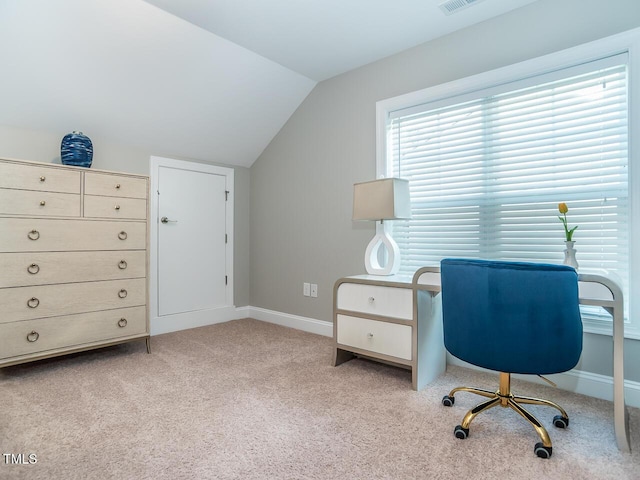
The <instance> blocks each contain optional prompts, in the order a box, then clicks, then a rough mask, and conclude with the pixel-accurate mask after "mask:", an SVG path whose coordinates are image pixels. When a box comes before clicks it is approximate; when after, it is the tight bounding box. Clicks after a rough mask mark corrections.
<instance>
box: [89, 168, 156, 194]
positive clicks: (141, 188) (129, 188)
mask: <svg viewBox="0 0 640 480" xmlns="http://www.w3.org/2000/svg"><path fill="white" fill-rule="evenodd" d="M84 193H85V195H99V196H106V197H126V198H142V199H146V198H147V179H146V178H137V177H128V176H123V175H112V174H108V173H94V172H86V173H85V174H84Z"/></svg>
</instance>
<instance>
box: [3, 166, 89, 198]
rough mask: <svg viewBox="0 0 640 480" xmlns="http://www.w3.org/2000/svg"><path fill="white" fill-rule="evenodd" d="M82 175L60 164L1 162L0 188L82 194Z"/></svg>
mask: <svg viewBox="0 0 640 480" xmlns="http://www.w3.org/2000/svg"><path fill="white" fill-rule="evenodd" d="M80 176H81V173H80V171H78V170H74V169H67V168H64V167H60V166H59V165H46V164H44V165H38V164H31V163H18V162H5V161H2V162H0V188H12V189H19V190H38V191H42V192H61V193H76V194H80Z"/></svg>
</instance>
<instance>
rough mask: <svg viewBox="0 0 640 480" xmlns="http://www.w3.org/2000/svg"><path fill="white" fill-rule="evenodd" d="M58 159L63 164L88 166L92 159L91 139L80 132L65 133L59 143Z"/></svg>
mask: <svg viewBox="0 0 640 480" xmlns="http://www.w3.org/2000/svg"><path fill="white" fill-rule="evenodd" d="M60 159H61V160H62V164H63V165H74V166H76V167H86V168H89V167H90V166H91V162H92V161H93V144H92V143H91V139H90V138H89V137H87V136H86V135H85V134H83V133H82V132H76V131H73V132H71V133H68V134H66V135H65V136H64V138H63V139H62V144H61V145H60Z"/></svg>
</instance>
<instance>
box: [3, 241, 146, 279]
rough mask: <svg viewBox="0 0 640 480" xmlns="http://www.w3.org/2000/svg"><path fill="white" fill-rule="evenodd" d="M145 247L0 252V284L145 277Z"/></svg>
mask: <svg viewBox="0 0 640 480" xmlns="http://www.w3.org/2000/svg"><path fill="white" fill-rule="evenodd" d="M146 272H147V260H146V252H145V251H144V250H122V251H107V252H26V253H0V288H6V287H26V286H29V285H47V284H52V283H71V282H75V283H77V282H91V281H95V280H115V279H119V278H140V277H145V276H146Z"/></svg>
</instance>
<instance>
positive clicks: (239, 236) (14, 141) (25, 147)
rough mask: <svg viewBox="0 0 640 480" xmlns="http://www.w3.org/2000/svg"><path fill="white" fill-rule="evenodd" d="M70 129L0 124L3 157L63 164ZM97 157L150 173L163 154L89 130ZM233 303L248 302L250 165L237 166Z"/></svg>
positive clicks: (98, 163) (98, 164)
mask: <svg viewBox="0 0 640 480" xmlns="http://www.w3.org/2000/svg"><path fill="white" fill-rule="evenodd" d="M66 133H69V132H59V133H51V132H42V131H33V130H24V129H17V128H12V127H7V126H1V125H0V158H13V159H17V160H32V161H37V162H46V163H58V164H59V163H60V142H61V141H62V137H63V136H64V135H65V134H66ZM85 133H86V134H87V135H89V136H90V137H91V142H92V143H93V148H94V156H93V164H92V168H99V169H103V170H114V171H118V172H127V173H139V174H143V175H149V158H150V157H151V156H152V155H156V156H163V155H162V154H161V153H157V152H148V151H144V150H140V149H136V148H132V147H128V146H124V145H117V144H113V143H108V142H105V141H103V140H102V139H100V138H99V137H98V136H96V135H94V134H93V133H90V132H85ZM166 156H167V157H169V158H178V159H181V160H191V161H199V162H200V163H212V162H208V161H207V159H202V160H194V159H189V158H181V157H175V156H172V155H166ZM234 180H235V197H234V226H235V228H234V230H235V232H234V233H235V235H234V244H233V248H234V265H233V270H234V284H233V293H234V303H235V305H236V306H238V307H241V306H246V305H249V186H250V183H249V180H250V174H249V169H248V168H243V167H234Z"/></svg>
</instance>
